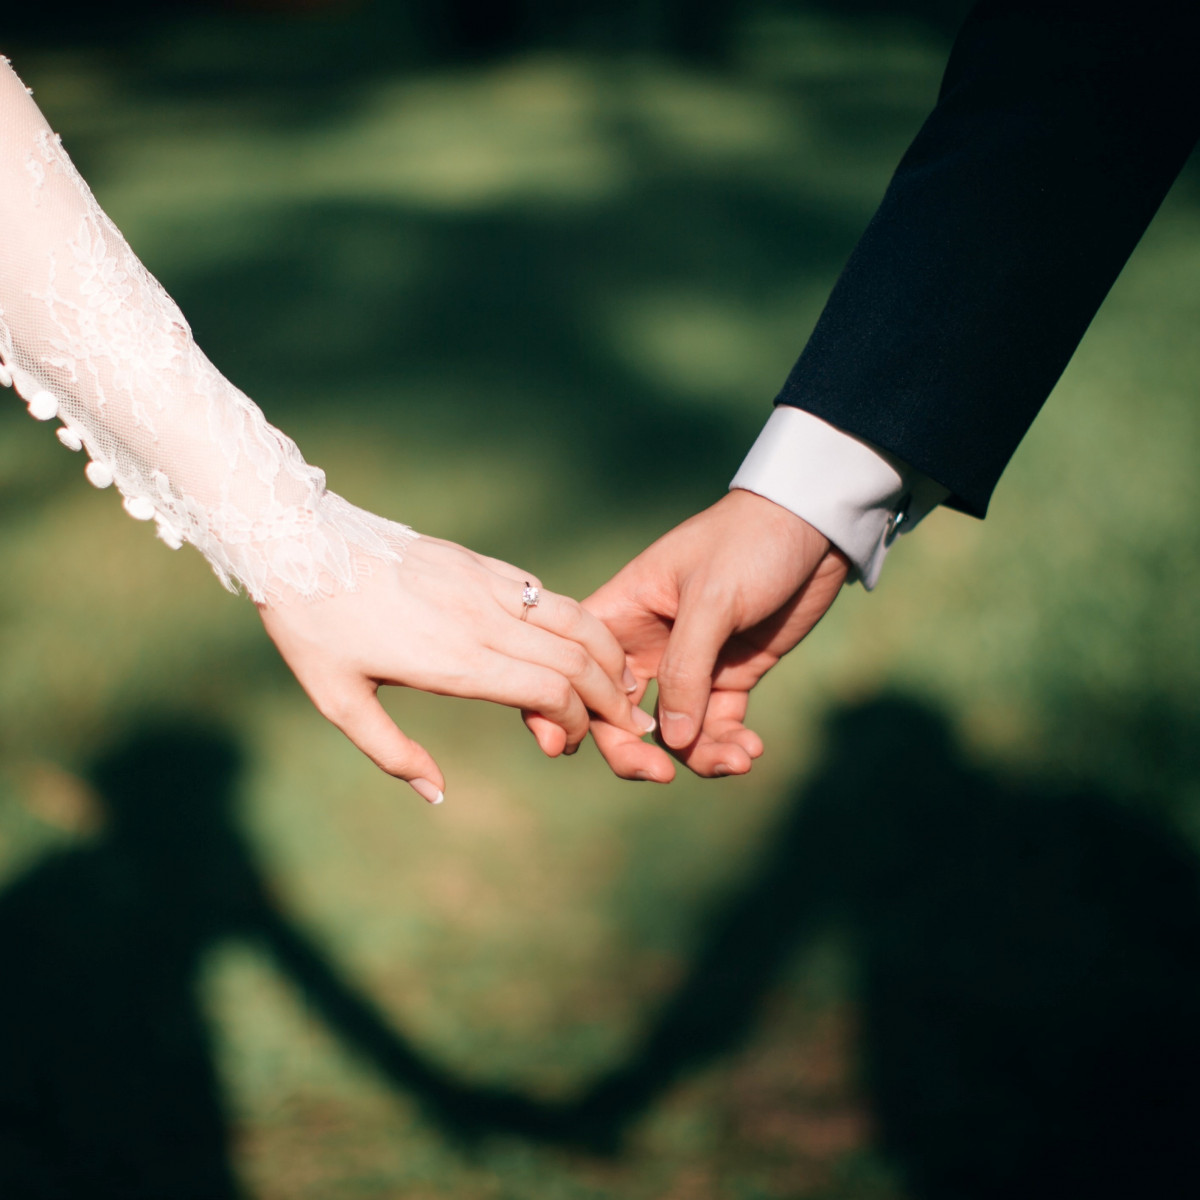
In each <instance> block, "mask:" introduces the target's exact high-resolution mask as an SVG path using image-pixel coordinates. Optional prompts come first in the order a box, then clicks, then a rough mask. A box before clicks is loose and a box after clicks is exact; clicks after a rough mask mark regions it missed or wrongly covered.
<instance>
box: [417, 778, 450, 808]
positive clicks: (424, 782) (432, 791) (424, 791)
mask: <svg viewBox="0 0 1200 1200" xmlns="http://www.w3.org/2000/svg"><path fill="white" fill-rule="evenodd" d="M409 786H410V787H411V788H412V790H413V791H414V792H416V793H417V795H418V796H420V797H421V799H422V800H425V801H427V802H428V803H430V804H441V802H442V801H443V800H445V798H446V797H445V796H443V795H442V789H441V788H439V787H438V786H437V784H435V783H431V782H430V781H429V780H428V779H410V780H409Z"/></svg>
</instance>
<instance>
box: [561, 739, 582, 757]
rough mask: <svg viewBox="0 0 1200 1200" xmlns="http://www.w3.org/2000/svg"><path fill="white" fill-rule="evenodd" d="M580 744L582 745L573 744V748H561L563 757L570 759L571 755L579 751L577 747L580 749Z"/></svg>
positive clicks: (578, 743)
mask: <svg viewBox="0 0 1200 1200" xmlns="http://www.w3.org/2000/svg"><path fill="white" fill-rule="evenodd" d="M581 744H582V743H580V742H576V743H575V745H573V746H564V747H563V754H564V755H565V756H566V757H567V758H570V757H571V755H572V754H574V753H575V752H576V751H577V750H578V749H579V747H580V745H581Z"/></svg>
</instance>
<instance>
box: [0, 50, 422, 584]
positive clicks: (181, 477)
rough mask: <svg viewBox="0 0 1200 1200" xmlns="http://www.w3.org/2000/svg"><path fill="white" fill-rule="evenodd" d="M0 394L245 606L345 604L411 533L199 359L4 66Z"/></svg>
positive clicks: (174, 314) (183, 327)
mask: <svg viewBox="0 0 1200 1200" xmlns="http://www.w3.org/2000/svg"><path fill="white" fill-rule="evenodd" d="M0 229H2V230H3V234H2V235H0V383H3V384H4V386H6V387H7V386H11V387H14V388H15V389H16V391H17V392H18V394H19V395H20V396H21V398H22V399H23V400H24V401H25V402H26V404H27V405H28V407H29V412H30V414H31V415H32V416H34V417H35V418H37V419H38V420H40V421H51V420H54V419H56V418H57V420H58V421H59V422H61V424H60V426H59V428H58V430H57V433H58V438H59V440H60V441H61V442H62V443H63V445H65V446H67V447H68V448H69V449H72V450H80V449H86V451H87V454H88V456H89V457H90V459H91V461H90V462H89V463H88V465H87V468H86V475H87V478H88V479H89V481H90V482H91V483H93V484H94V485H95V486H96V487H100V488H104V487H108V486H110V485H115V486H116V488H117V490H118V491H119V492H120V493H121V495H122V496H123V497H124V503H125V508H126V510H127V511H128V513H129V515H130V516H132V517H135V518H137V519H138V520H143V521H151V520H152V521H154V522H155V523H156V525H157V528H158V535H159V537H161V538H162V540H163V541H164V542H166V543H167V545H169V546H171V547H173V548H177V547H179V546H180V545H182V544H183V543H184V542H191V543H192V544H193V545H194V546H196V548H197V549H198V550H200V552H201V553H202V554H203V555H204V556H205V558H207V559H208V561H209V562H210V563H211V564H212V567H213V570H214V571H215V572H216V573H217V576H218V577H219V578H220V579H221V581H222V582H223V583H224V584H225V586H226V587H228V588H229V589H230V590H236V588H237V586H238V585H241V586H242V587H244V588H245V590H246V591H247V592H248V593H249V594H250V596H251V597H253V599H254V600H255V601H257V602H259V603H264V602H268V603H269V602H271V601H274V600H279V599H281V598H283V597H284V596H290V595H299V596H301V597H305V598H312V597H317V596H327V595H331V594H333V593H335V592H337V591H340V590H352V589H354V587H355V586H356V581H357V579H358V578H359V577H360V576H361V575H362V574H363V573H364V572H367V571H369V570H370V569H371V566H372V564H373V563H375V562H378V561H381V560H382V561H393V562H395V561H399V559H400V557H401V555H402V552H403V550H404V547H405V546H406V545H407V544H408V542H410V541H411V540H412V539H413V538H415V537H416V536H417V535H416V534H415V533H414V532H413V531H412V530H410V529H408V528H407V527H405V526H403V525H397V524H394V523H392V522H390V521H386V520H384V519H382V518H380V517H377V516H375V515H374V514H372V513H368V512H365V511H363V510H362V509H358V508H355V507H354V506H353V505H351V504H349V503H347V501H345V500H343V499H342V498H341V497H340V496H337V495H335V494H334V493H332V492H329V491H327V490H326V488H325V476H324V473H323V472H321V471H320V470H318V469H317V468H316V467H312V466H309V465H308V464H307V463H306V462H305V461H304V459H303V458H302V457H301V455H300V451H299V449H298V448H297V447H296V444H295V443H294V442H293V441H291V439H289V438H288V437H286V436H285V435H284V434H282V433H281V432H280V431H279V430H277V429H275V428H273V427H272V426H271V425H268V424H267V421H266V419H265V418H264V416H263V414H262V412H261V411H260V410H259V409H258V407H257V406H256V405H255V404H254V403H253V402H252V401H251V400H250V399H249V398H248V397H246V396H245V395H244V394H243V393H242V392H240V391H239V390H238V389H237V388H235V387H234V386H233V385H232V384H231V383H229V381H228V380H226V379H225V378H224V376H222V375H221V373H220V372H219V371H218V370H217V369H216V368H215V367H214V366H213V365H212V363H210V362H209V361H208V359H207V358H206V357H205V356H204V354H203V353H201V351H200V349H199V347H198V346H197V345H196V343H195V341H194V340H193V338H192V332H191V329H190V328H189V327H188V324H187V322H186V321H185V320H184V317H183V314H182V313H181V312H180V311H179V309H178V307H177V306H176V305H175V303H174V301H172V300H171V298H170V297H169V296H168V295H167V294H166V292H165V291H164V290H163V288H162V286H161V285H160V284H159V283H158V281H157V280H156V279H154V278H153V276H151V275H150V273H149V272H148V271H147V270H146V269H145V268H144V267H143V266H142V264H141V263H140V262H139V261H138V259H137V257H136V256H135V255H134V253H133V251H132V250H131V249H130V248H129V245H128V244H127V243H126V241H125V239H124V238H123V237H122V236H121V234H120V232H119V231H118V230H117V228H116V226H114V225H113V223H112V222H111V221H110V220H109V219H108V217H106V216H105V214H104V213H103V212H102V211H101V209H100V207H99V205H98V204H97V203H96V200H95V198H94V197H93V196H92V193H91V191H90V190H89V189H88V186H87V184H86V183H85V182H84V181H83V179H82V178H81V177H80V175H79V173H78V172H77V171H76V170H75V167H74V165H73V164H72V163H71V160H70V159H69V158H68V157H67V154H66V151H65V150H64V149H63V147H62V144H61V139H60V138H59V137H58V135H56V134H55V133H53V132H52V131H51V130H50V127H49V126H48V125H47V124H46V121H45V118H44V117H43V116H42V114H41V112H40V111H39V110H38V108H37V106H36V104H35V103H34V102H33V99H32V97H31V95H30V93H29V91H28V89H26V88H25V86H24V85H23V84H22V83H21V81H20V80H19V79H18V78H17V76H16V74H15V73H14V72H13V70H12V68H11V66H10V65H9V62H8V59H3V60H0Z"/></svg>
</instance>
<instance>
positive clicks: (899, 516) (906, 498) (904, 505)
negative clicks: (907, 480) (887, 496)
mask: <svg viewBox="0 0 1200 1200" xmlns="http://www.w3.org/2000/svg"><path fill="white" fill-rule="evenodd" d="M911 503H912V493H911V492H905V494H904V495H903V496H902V497H901V498H900V503H899V504H898V505H897V506H896V511H895V512H894V513H892V515H891V516H890V517H888V523H887V527H886V528H885V529H884V531H883V544H884V545H885V546H890V545H891V544H892V543H893V542H894V541H895V540H896V538H897V536H898V535H899V533H900V529H901V527H902V526H903V524H904V522H905V521H907V520H908V506H909V505H910V504H911Z"/></svg>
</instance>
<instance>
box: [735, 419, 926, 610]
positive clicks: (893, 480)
mask: <svg viewBox="0 0 1200 1200" xmlns="http://www.w3.org/2000/svg"><path fill="white" fill-rule="evenodd" d="M729 486H730V488H743V489H744V490H746V491H748V492H754V493H756V494H757V495H759V496H764V497H765V498H766V499H768V500H773V501H774V502H775V503H776V504H779V505H781V506H782V507H784V508H786V509H788V510H790V511H791V512H794V513H795V514H796V515H797V516H798V517H803V518H804V520H806V521H807V522H808V523H809V524H810V525H811V526H813V528H814V529H817V530H819V531H820V532H821V533H823V534H824V535H825V536H826V537H827V538H828V539H829V540H830V541H831V542H832V543H833V544H834V545H835V546H837V548H838V549H839V550H841V551H842V553H843V554H845V555H846V557H847V558H848V559H849V560H850V562H851V564H852V565H853V567H854V571H855V575H856V576H857V578H859V579H860V580H862V584H863V586H864V587H865V588H867V589H868V590H870V589H871V588H873V587H874V586H875V583H876V581H877V580H878V579H879V572H880V571H881V570H882V568H883V560H884V559H885V558H886V557H887V552H888V550H890V549H891V546H892V543H893V542H894V541H895V540H896V537H897V535H898V534H900V533H907V532H908V531H909V530H910V529H913V528H915V527H916V525H917V523H918V522H919V521H920V520H921V519H922V518H923V517H925V516H926V515H928V513H929V512H930V511H931V510H932V509H934V508H936V507H937V505H938V504H940V503H941V502H942V501H943V500H944V499H945V498H946V497H947V496H948V495H949V494H950V493H949V491H948V490H947V489H946V488H944V487H942V485H941V484H939V483H935V482H934V481H933V480H932V479H930V478H929V477H928V476H927V475H923V474H922V473H921V472H920V471H916V470H914V469H913V468H912V467H910V466H908V465H907V464H906V463H903V462H901V461H900V460H899V459H896V458H893V457H892V455H890V454H888V453H887V452H886V451H883V450H879V449H877V448H876V447H875V446H872V445H871V444H870V443H869V442H863V441H860V440H859V439H858V438H856V437H852V436H851V435H850V434H848V433H844V432H843V431H842V430H840V429H838V428H836V427H835V426H833V425H830V424H829V423H828V422H826V421H822V420H821V419H820V417H814V416H813V415H812V413H808V412H805V411H804V410H803V409H800V408H796V407H794V406H793V405H790V404H780V405H778V406H777V407H776V409H775V411H774V412H773V413H772V414H771V416H770V417H769V418H768V419H767V423H766V425H764V426H763V430H762V432H761V433H760V434H759V435H758V440H757V441H756V442H755V443H754V445H753V446H751V447H750V453H749V454H747V455H746V458H745V460H744V461H743V462H742V465H741V467H740V468H739V469H738V473H737V474H736V475H735V476H734V477H733V482H732V483H731V484H730V485H729Z"/></svg>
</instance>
